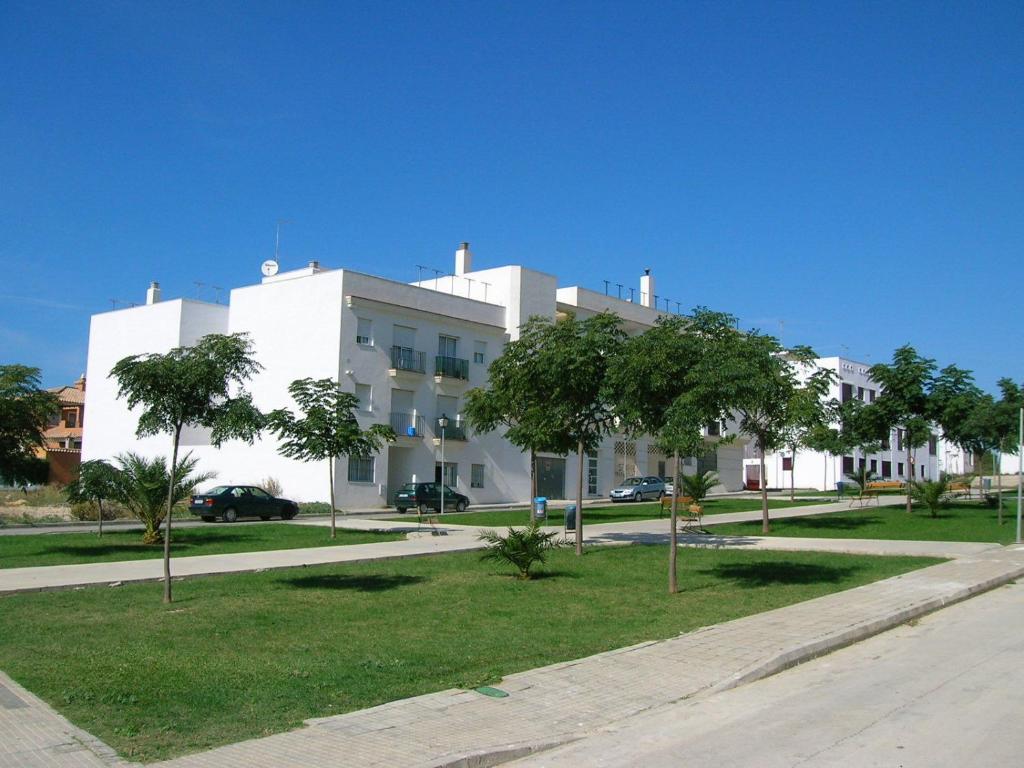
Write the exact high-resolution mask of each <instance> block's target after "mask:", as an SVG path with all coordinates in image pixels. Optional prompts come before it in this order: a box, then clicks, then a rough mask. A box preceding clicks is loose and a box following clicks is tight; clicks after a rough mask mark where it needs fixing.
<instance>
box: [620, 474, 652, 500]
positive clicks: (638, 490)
mask: <svg viewBox="0 0 1024 768" xmlns="http://www.w3.org/2000/svg"><path fill="white" fill-rule="evenodd" d="M664 495H665V481H664V480H662V479H661V478H660V477H654V476H653V475H651V476H648V477H627V478H626V479H625V480H623V481H622V483H621V484H620V485H618V486H617V487H615V488H612V492H611V493H610V494H609V497H610V498H611V500H612V501H643V500H644V499H660V498H661V497H662V496H664Z"/></svg>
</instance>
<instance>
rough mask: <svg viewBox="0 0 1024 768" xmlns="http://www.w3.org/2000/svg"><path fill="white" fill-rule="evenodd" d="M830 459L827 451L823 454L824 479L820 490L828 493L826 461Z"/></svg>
mask: <svg viewBox="0 0 1024 768" xmlns="http://www.w3.org/2000/svg"><path fill="white" fill-rule="evenodd" d="M830 458H831V454H830V453H828V451H826V452H825V477H824V480H823V482H822V486H821V490H823V491H824V492H825V493H828V460H829V459H830Z"/></svg>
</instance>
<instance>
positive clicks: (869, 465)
mask: <svg viewBox="0 0 1024 768" xmlns="http://www.w3.org/2000/svg"><path fill="white" fill-rule="evenodd" d="M815 365H816V366H817V367H818V368H824V369H826V370H830V371H832V372H833V374H835V380H834V382H833V384H832V386H831V387H830V389H829V392H828V393H827V394H826V395H825V398H826V399H835V400H838V401H839V402H842V403H845V402H847V401H848V400H859V401H861V402H863V403H865V404H869V403H873V402H874V401H875V398H877V397H878V396H879V394H881V388H880V387H879V385H878V384H877V383H876V382H875V381H873V380H872V379H871V376H870V374H869V373H868V370H869V369H870V366H869V365H868V364H867V363H859V362H857V361H855V360H848V359H846V358H843V357H820V358H818V359H817V360H815ZM905 438H906V431H905V430H904V429H901V428H894V429H893V430H891V432H890V433H889V436H888V438H887V439H886V440H884V441H882V448H881V450H880V451H877V452H874V453H866V452H864V451H862V450H860V449H856V450H853V451H850V452H849V453H848V454H846V455H843V456H828V455H826V454H824V453H821V452H819V451H811V450H808V449H800V450H798V451H797V452H796V456H795V457H794V455H793V452H792V451H790V450H781V451H776V452H774V453H770V454H768V455H767V456H766V457H765V475H766V480H767V484H768V487H769V488H789V487H790V484H791V483H792V484H793V485H794V486H795V487H797V488H814V489H817V490H833V489H835V483H836V482H837V481H843V480H845V479H846V474H847V473H848V472H855V471H857V470H859V469H861V468H866V469H868V470H870V471H871V472H874V473H875V475H876V476H877V477H878V478H879V479H880V480H902V481H904V482H905V481H907V480H908V479H912V480H917V481H920V480H934V479H937V478H938V477H939V474H940V473H942V472H947V473H949V474H954V475H956V474H966V473H969V472H971V471H972V470H973V462H972V457H971V455H970V453H969V452H967V451H964V450H962V449H961V448H960V447H959V446H956V445H953V444H952V443H950V442H948V441H947V440H945V439H943V437H942V434H941V430H939V429H938V428H936V429H935V430H934V431H933V433H932V435H931V437H929V438H928V441H927V442H926V443H925V444H924V445H923V446H920V447H919V448H917V449H915V450H914V452H913V454H912V456H913V466H912V467H907V466H906V463H907V451H906V446H905V445H904V440H905ZM746 452H747V456H746V458H745V459H744V462H743V463H744V468H745V473H746V474H745V477H746V481H747V486H748V487H752V488H755V487H759V486H758V483H759V477H760V461H759V457H758V455H757V451H756V449H755V448H754V445H753V443H750V444H748V446H747V451H746Z"/></svg>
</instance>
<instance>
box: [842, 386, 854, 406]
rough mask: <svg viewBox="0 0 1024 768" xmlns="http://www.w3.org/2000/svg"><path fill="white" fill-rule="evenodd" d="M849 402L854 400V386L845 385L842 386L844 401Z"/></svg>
mask: <svg viewBox="0 0 1024 768" xmlns="http://www.w3.org/2000/svg"><path fill="white" fill-rule="evenodd" d="M848 400H853V384H843V386H842V401H843V402H844V403H845V402H846V401H848Z"/></svg>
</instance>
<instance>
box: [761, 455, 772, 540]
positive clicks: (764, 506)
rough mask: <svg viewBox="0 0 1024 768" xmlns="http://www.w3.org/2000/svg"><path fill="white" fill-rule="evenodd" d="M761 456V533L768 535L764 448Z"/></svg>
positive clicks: (769, 528) (769, 524) (769, 527)
mask: <svg viewBox="0 0 1024 768" xmlns="http://www.w3.org/2000/svg"><path fill="white" fill-rule="evenodd" d="M760 454H761V533H768V532H769V531H771V529H772V525H771V521H770V520H769V519H768V475H767V467H766V466H765V463H764V448H761V450H760Z"/></svg>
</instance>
